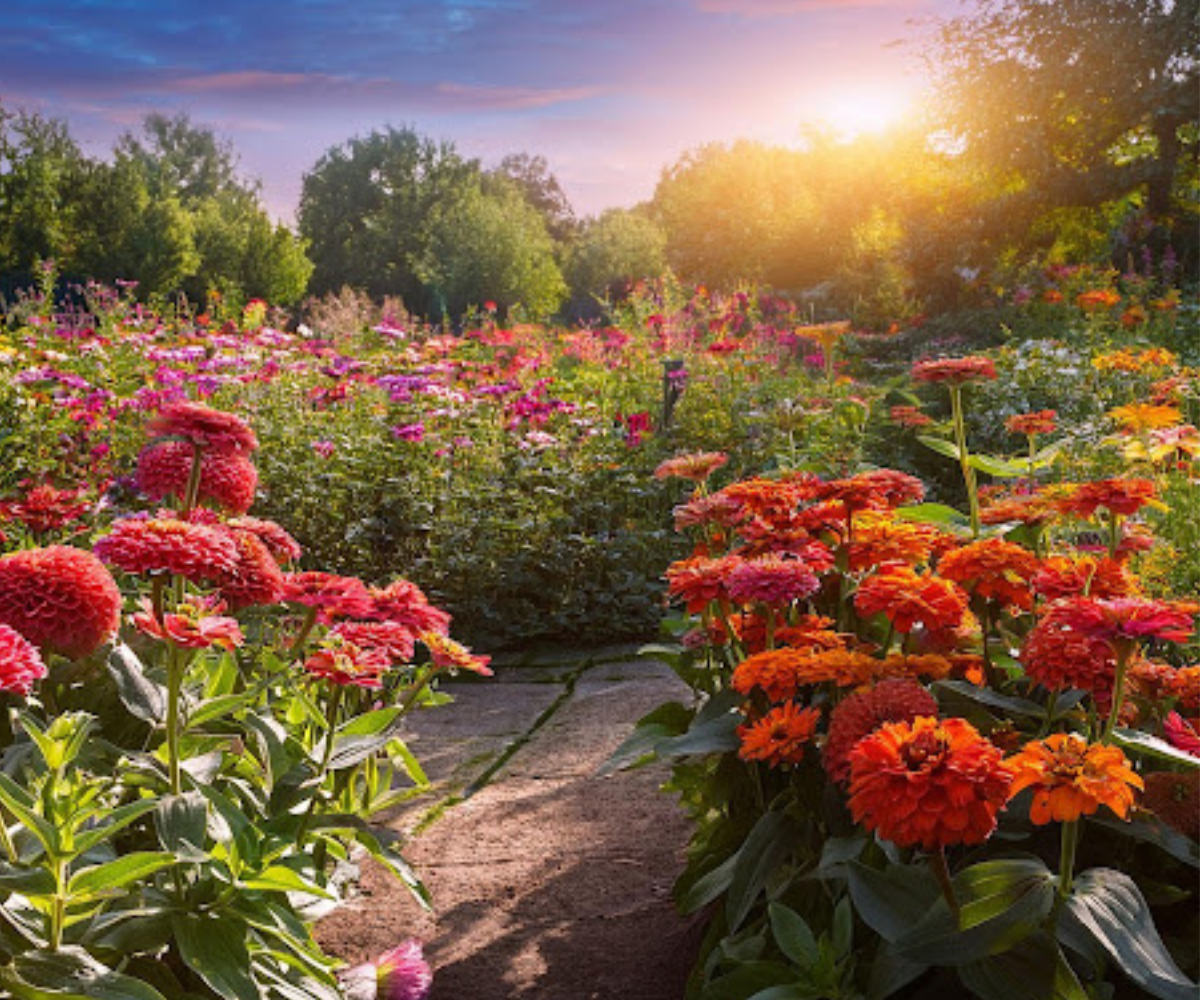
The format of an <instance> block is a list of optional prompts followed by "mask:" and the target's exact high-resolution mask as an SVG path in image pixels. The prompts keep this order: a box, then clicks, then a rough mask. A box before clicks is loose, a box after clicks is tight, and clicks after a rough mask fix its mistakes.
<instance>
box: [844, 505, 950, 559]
mask: <svg viewBox="0 0 1200 1000" xmlns="http://www.w3.org/2000/svg"><path fill="white" fill-rule="evenodd" d="M940 535H941V532H939V531H938V529H937V528H935V527H934V526H933V525H931V524H920V523H918V522H916V521H897V520H895V519H894V518H893V517H892V516H891V515H890V514H888V513H883V512H876V511H864V512H863V513H861V514H859V516H858V518H857V519H856V520H855V528H854V542H853V544H851V546H850V568H851V569H852V570H864V569H870V568H871V567H873V566H882V565H883V564H884V563H893V562H904V563H908V564H910V565H913V566H916V565H919V564H920V563H923V562H927V561H928V560H929V557H930V555H931V554H932V552H933V549H934V545H935V544H936V543H937V542H938V541H939V540H940Z"/></svg>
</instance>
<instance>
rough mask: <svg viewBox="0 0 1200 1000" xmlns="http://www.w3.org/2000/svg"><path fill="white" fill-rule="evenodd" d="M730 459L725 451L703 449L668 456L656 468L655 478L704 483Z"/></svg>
mask: <svg viewBox="0 0 1200 1000" xmlns="http://www.w3.org/2000/svg"><path fill="white" fill-rule="evenodd" d="M728 461H729V456H728V455H726V454H725V452H723V451H703V452H696V453H694V454H690V455H676V456H675V457H674V458H668V459H667V460H666V461H664V462H662V463H661V464H660V465H659V466H658V468H657V469H655V470H654V478H655V479H670V478H676V479H687V480H689V481H691V482H693V483H702V482H704V480H706V479H707V478H708V477H709V476H711V475H712V474H713V473H714V472H716V471H717V469H719V468H721V466H723V465H724V464H725V463H726V462H728Z"/></svg>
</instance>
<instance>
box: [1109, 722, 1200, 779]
mask: <svg viewBox="0 0 1200 1000" xmlns="http://www.w3.org/2000/svg"><path fill="white" fill-rule="evenodd" d="M1113 742H1114V743H1116V744H1117V746H1120V747H1124V748H1125V749H1126V750H1133V751H1135V752H1137V753H1140V754H1145V755H1146V756H1148V757H1157V758H1158V759H1159V760H1167V761H1170V762H1171V763H1172V764H1182V765H1184V766H1185V767H1186V768H1188V770H1192V771H1194V770H1196V769H1197V768H1200V757H1193V756H1192V755H1191V754H1190V753H1184V752H1183V751H1182V750H1176V749H1175V747H1173V746H1171V744H1170V743H1168V742H1167V741H1166V740H1160V739H1159V738H1158V737H1157V736H1151V735H1150V734H1149V733H1143V732H1141V731H1139V730H1137V729H1122V728H1120V727H1118V728H1117V729H1115V730H1113Z"/></svg>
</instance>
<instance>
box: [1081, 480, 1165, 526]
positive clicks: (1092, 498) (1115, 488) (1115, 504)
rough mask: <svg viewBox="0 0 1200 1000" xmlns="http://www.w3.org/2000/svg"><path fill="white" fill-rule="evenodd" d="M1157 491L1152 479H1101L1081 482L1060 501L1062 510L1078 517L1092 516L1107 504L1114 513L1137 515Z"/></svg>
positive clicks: (1107, 507)
mask: <svg viewBox="0 0 1200 1000" xmlns="http://www.w3.org/2000/svg"><path fill="white" fill-rule="evenodd" d="M1156 492H1157V491H1156V490H1155V488H1154V483H1152V482H1151V481H1150V480H1149V479H1101V480H1097V481H1096V482H1092V483H1081V484H1079V485H1078V486H1076V487H1075V489H1073V490H1072V491H1071V492H1070V494H1069V495H1067V496H1065V497H1063V498H1062V499H1061V500H1059V501H1058V509H1059V510H1061V511H1063V513H1066V514H1074V515H1075V516H1076V517H1092V516H1093V515H1094V514H1095V513H1096V511H1097V510H1098V509H1099V508H1101V507H1103V508H1105V509H1106V510H1108V511H1109V512H1111V513H1113V514H1121V515H1123V516H1128V515H1129V514H1136V513H1137V512H1138V511H1139V510H1141V509H1142V508H1143V507H1144V506H1146V504H1148V503H1149V502H1150V501H1151V500H1153V499H1154V496H1155V493H1156Z"/></svg>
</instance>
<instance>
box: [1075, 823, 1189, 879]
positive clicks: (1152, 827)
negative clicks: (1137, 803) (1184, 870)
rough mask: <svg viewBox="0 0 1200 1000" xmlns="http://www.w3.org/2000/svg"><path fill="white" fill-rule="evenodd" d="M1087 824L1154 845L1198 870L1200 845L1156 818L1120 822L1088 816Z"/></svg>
mask: <svg viewBox="0 0 1200 1000" xmlns="http://www.w3.org/2000/svg"><path fill="white" fill-rule="evenodd" d="M1088 822H1089V823H1094V824H1096V825H1098V826H1103V827H1107V828H1108V829H1109V830H1115V831H1116V832H1117V833H1121V834H1124V835H1125V836H1126V837H1132V838H1133V839H1134V840H1140V841H1142V842H1143V843H1145V844H1154V845H1155V846H1156V847H1159V848H1161V849H1162V850H1164V851H1166V852H1167V853H1168V854H1169V855H1171V857H1173V858H1177V859H1179V860H1180V861H1182V862H1183V863H1184V864H1187V865H1191V866H1192V867H1193V868H1200V844H1197V843H1196V841H1194V840H1192V838H1191V837H1189V836H1187V835H1186V834H1183V833H1180V832H1179V831H1178V830H1172V829H1171V828H1170V827H1169V826H1167V824H1166V823H1164V822H1163V821H1162V820H1160V819H1159V818H1158V817H1157V816H1155V817H1152V818H1148V819H1130V820H1120V819H1115V818H1113V817H1111V816H1089V817H1088Z"/></svg>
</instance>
